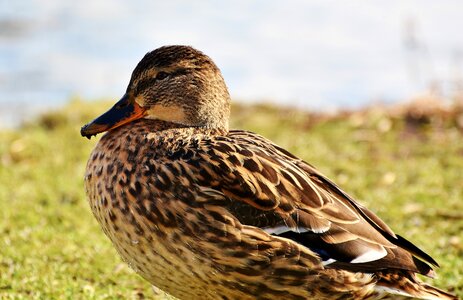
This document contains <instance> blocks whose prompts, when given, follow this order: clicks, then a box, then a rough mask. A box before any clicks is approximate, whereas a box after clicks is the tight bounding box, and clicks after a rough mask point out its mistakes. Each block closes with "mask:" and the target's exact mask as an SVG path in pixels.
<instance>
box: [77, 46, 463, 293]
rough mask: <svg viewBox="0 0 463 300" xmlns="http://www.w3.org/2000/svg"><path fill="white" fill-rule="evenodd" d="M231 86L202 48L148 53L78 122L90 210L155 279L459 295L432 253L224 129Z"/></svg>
mask: <svg viewBox="0 0 463 300" xmlns="http://www.w3.org/2000/svg"><path fill="white" fill-rule="evenodd" d="M229 115H230V96H229V93H228V90H227V87H226V85H225V82H224V80H223V78H222V75H221V72H220V70H219V69H218V67H217V66H216V65H215V64H214V62H213V61H212V60H211V59H210V58H209V57H208V56H206V55H205V54H203V53H202V52H200V51H198V50H195V49H193V48H191V47H188V46H165V47H161V48H158V49H156V50H154V51H152V52H149V53H147V54H146V55H145V56H144V57H143V59H142V60H141V61H140V62H139V63H138V65H137V66H136V68H135V70H134V71H133V74H132V77H131V79H130V82H129V85H128V87H127V90H126V92H125V94H124V96H123V97H122V99H121V100H120V101H119V102H117V103H116V104H115V105H114V106H113V107H112V108H111V109H110V110H109V111H107V112H106V113H104V114H103V115H101V116H100V117H98V118H96V119H95V120H94V121H92V122H90V123H89V124H87V125H85V126H84V127H82V129H81V134H82V136H85V137H89V138H90V137H91V136H93V135H96V134H98V133H102V132H105V131H107V133H106V134H105V135H104V136H103V137H102V138H101V139H100V140H99V142H98V144H97V145H96V147H95V149H94V150H93V152H92V154H91V156H90V159H89V161H88V165H87V169H86V174H85V188H86V192H87V195H88V201H89V203H90V206H91V209H92V212H93V214H94V216H95V218H96V219H97V220H98V222H99V223H100V225H101V227H102V229H103V231H104V233H105V234H106V235H107V236H108V237H109V239H110V240H111V241H112V243H113V244H114V246H115V248H116V249H117V251H118V252H119V254H120V255H121V257H122V258H123V260H124V261H126V262H127V263H128V264H129V266H130V267H132V268H133V269H134V270H135V271H136V272H137V273H138V274H140V275H141V276H142V277H143V278H145V279H146V280H147V281H149V282H150V283H151V284H152V285H154V286H156V287H158V288H160V289H162V290H164V291H165V292H167V293H169V294H171V295H173V296H175V297H177V298H180V299H276V298H281V299H376V298H380V297H383V296H384V295H387V294H398V295H404V296H410V297H417V298H422V299H456V297H455V296H452V295H450V294H448V293H446V292H444V291H441V290H439V289H437V288H434V287H432V286H430V285H427V284H425V283H423V282H421V281H420V280H419V279H418V278H417V276H416V274H423V275H426V276H431V277H432V276H433V275H434V271H433V269H432V266H437V263H436V261H435V260H434V259H433V258H431V257H430V256H429V255H428V254H426V253H425V252H423V251H422V250H420V249H419V248H418V247H416V246H415V245H413V244H412V243H411V242H409V241H407V240H406V239H404V238H402V237H401V236H399V235H397V234H395V233H394V232H393V231H392V230H391V229H390V228H389V227H388V226H387V225H386V224H385V223H384V222H383V221H382V220H381V219H380V218H379V217H377V216H376V215H375V214H374V213H372V212H371V211H370V210H368V209H367V208H365V207H364V206H362V205H361V204H359V203H357V202H356V201H355V200H354V199H353V198H352V197H351V196H349V195H348V194H347V193H345V192H344V191H343V190H341V189H340V188H339V187H338V186H337V185H336V184H335V183H333V182H332V181H331V180H330V179H328V178H327V177H325V176H324V175H323V174H322V173H320V172H319V171H318V170H317V169H315V168H314V167H313V166H312V165H310V164H308V163H307V162H305V161H303V160H302V159H300V158H298V157H296V156H295V155H293V154H291V153H289V152H288V151H286V150H285V149H283V148H281V147H279V146H277V145H276V144H274V143H272V142H271V141H269V140H267V139H265V138H264V137H262V136H260V135H258V134H256V133H252V132H249V131H244V130H229V125H228V120H229Z"/></svg>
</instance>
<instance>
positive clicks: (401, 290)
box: [375, 271, 458, 300]
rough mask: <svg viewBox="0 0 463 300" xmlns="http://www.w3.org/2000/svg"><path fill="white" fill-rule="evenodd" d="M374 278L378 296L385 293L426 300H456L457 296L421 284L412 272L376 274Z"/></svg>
mask: <svg viewBox="0 0 463 300" xmlns="http://www.w3.org/2000/svg"><path fill="white" fill-rule="evenodd" d="M375 276H376V277H377V279H378V281H377V282H376V287H375V290H376V291H377V292H378V293H379V294H382V293H387V294H391V295H400V296H405V297H415V298H418V299H428V300H458V297H457V296H455V295H452V294H450V293H447V292H445V291H443V290H440V289H438V288H435V287H433V286H431V285H428V284H426V283H424V282H422V281H421V280H419V279H418V278H417V277H416V275H415V274H414V273H412V272H407V271H396V272H391V273H376V274H375ZM384 299H388V297H386V298H384ZM389 299H391V298H389ZM392 299H395V298H392Z"/></svg>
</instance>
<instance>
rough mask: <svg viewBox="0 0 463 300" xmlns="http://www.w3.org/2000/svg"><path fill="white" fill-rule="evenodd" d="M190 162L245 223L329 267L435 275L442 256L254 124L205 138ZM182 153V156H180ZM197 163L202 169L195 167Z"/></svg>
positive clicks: (208, 187)
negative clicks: (398, 229) (422, 247)
mask: <svg viewBox="0 0 463 300" xmlns="http://www.w3.org/2000/svg"><path fill="white" fill-rule="evenodd" d="M195 148H196V149H194V153H195V154H194V155H189V156H188V159H187V160H183V163H186V164H188V166H185V168H188V169H190V170H191V171H192V172H195V173H196V174H198V175H197V176H195V180H196V184H197V185H199V186H201V187H202V188H203V189H204V190H208V191H212V193H213V194H214V193H220V195H222V197H211V198H212V199H221V200H220V201H224V200H223V199H225V200H226V201H225V202H223V203H222V204H221V205H223V206H226V207H227V210H228V211H229V212H230V213H231V214H232V215H233V216H234V217H236V218H237V219H238V220H239V221H240V222H241V223H242V224H243V225H249V226H254V227H257V228H260V229H261V230H264V231H266V232H267V233H269V234H272V235H276V236H279V237H283V238H286V239H290V240H292V241H294V242H295V243H297V244H299V245H301V246H304V247H306V248H309V249H310V250H311V251H312V252H315V253H316V254H317V255H318V256H319V257H320V259H321V261H322V263H323V264H324V265H325V267H327V268H340V269H345V270H350V271H355V272H375V271H381V270H387V269H397V270H407V271H412V272H418V273H421V274H424V275H428V276H432V275H433V274H434V273H433V271H432V268H431V267H430V266H429V265H428V264H431V265H434V266H437V263H436V262H435V261H434V260H433V259H432V258H431V257H430V256H429V255H427V254H426V253H424V252H423V251H422V250H420V249H419V248H418V247H416V246H415V245H413V244H412V243H411V242H409V241H407V240H406V239H404V238H402V237H400V236H399V235H396V234H395V233H394V232H393V231H392V230H391V229H390V228H389V227H388V226H387V225H386V224H385V223H384V222H383V221H382V220H381V219H380V218H379V217H377V216H376V215H375V214H374V213H372V212H371V211H369V210H368V209H367V208H365V207H364V206H362V205H361V204H359V203H357V202H356V201H355V200H354V199H352V197H350V196H349V195H348V194H346V193H345V192H344V191H342V190H341V189H340V188H339V187H338V186H337V185H336V184H334V183H333V182H332V181H331V180H329V179H328V178H326V177H325V176H324V175H322V174H321V173H320V172H319V171H318V170H316V169H315V168H314V167H313V166H311V165H310V164H308V163H306V162H304V161H303V160H301V159H299V158H297V157H296V156H294V155H292V154H291V153H289V152H288V151H286V150H284V149H283V148H281V147H279V146H277V145H275V144H273V143H272V142H271V141H269V140H267V139H265V138H263V137H262V136H259V135H257V134H255V133H251V132H248V131H241V130H235V131H230V132H229V133H228V135H226V136H220V135H218V136H214V137H210V138H205V139H201V141H200V142H199V143H197V144H196V145H195ZM180 160H181V159H180ZM194 169H197V170H196V171H193V170H194Z"/></svg>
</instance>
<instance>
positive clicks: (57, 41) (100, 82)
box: [0, 0, 463, 126]
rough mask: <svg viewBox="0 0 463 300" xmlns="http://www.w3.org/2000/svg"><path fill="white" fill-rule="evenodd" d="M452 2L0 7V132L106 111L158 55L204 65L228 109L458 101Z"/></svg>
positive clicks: (459, 9) (458, 39)
mask: <svg viewBox="0 0 463 300" xmlns="http://www.w3.org/2000/svg"><path fill="white" fill-rule="evenodd" d="M462 28H463V2H461V1H458V0H444V1H423V0H415V1H399V0H392V1H382V2H380V1H366V0H365V1H343V0H338V1H327V0H320V1H305V0H299V1H298V0H294V1H277V0H259V1H257V0H235V1H213V0H206V1H179V0H173V1H153V0H134V1H125V0H98V1H95V0H81V1H64V0H0V126H9V125H11V124H14V123H17V122H18V120H20V119H22V118H25V117H28V116H29V115H30V114H31V113H36V112H38V111H41V110H45V109H48V108H49V107H53V106H56V105H60V104H63V103H65V102H66V101H69V99H71V98H73V97H80V98H84V99H90V100H91V99H101V98H114V99H115V100H116V99H118V97H120V96H121V95H122V93H123V92H124V90H125V88H126V85H127V83H128V80H129V77H130V74H131V71H132V69H133V68H134V66H135V65H136V63H137V62H138V61H139V60H140V59H141V57H142V56H143V55H144V54H145V53H146V52H147V51H149V50H152V49H154V48H157V47H159V46H162V45H166V44H187V45H192V46H194V47H196V48H198V49H200V50H202V51H203V52H205V53H206V54H208V55H209V56H211V57H212V58H213V59H214V60H215V61H216V63H217V64H218V65H219V67H220V68H221V69H222V72H223V75H224V77H225V79H226V81H227V83H228V86H229V88H230V92H231V95H232V97H233V98H234V99H235V100H238V101H243V102H248V101H269V102H274V103H277V104H283V105H287V106H298V107H303V108H309V109H317V110H332V109H338V108H353V107H359V106H364V105H368V104H371V103H377V102H385V103H390V102H397V101H404V100H406V99H410V98H412V97H414V96H415V95H418V94H421V93H429V92H432V93H436V94H438V95H439V96H440V97H441V98H443V99H451V98H452V97H453V95H454V94H455V93H459V92H461V90H462V89H463V87H462V86H463V84H462V74H463V63H462V59H463V35H462V34H461V30H462Z"/></svg>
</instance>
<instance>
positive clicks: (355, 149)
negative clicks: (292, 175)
mask: <svg viewBox="0 0 463 300" xmlns="http://www.w3.org/2000/svg"><path fill="white" fill-rule="evenodd" d="M427 101H429V100H427ZM110 105H111V103H110V102H94V103H89V102H82V101H79V100H74V101H72V102H71V103H69V104H68V105H66V106H65V107H64V108H62V109H59V110H56V111H51V112H48V113H46V114H44V115H42V116H40V117H37V118H36V119H34V120H33V121H30V122H27V123H25V124H24V125H22V126H20V127H19V128H16V129H4V130H1V131H0V140H1V141H2V143H1V144H0V160H1V163H2V168H1V169H0V182H1V183H2V185H1V187H0V199H1V201H0V238H1V239H0V242H1V243H2V245H1V248H0V249H1V256H0V298H2V299H3V298H4V299H63V298H69V299H77V298H82V299H114V298H116V299H117V298H119V299H144V298H154V297H160V298H163V297H164V296H163V295H162V294H161V295H157V296H156V293H154V292H153V291H152V290H151V288H150V286H149V285H148V284H147V283H146V282H144V281H143V280H142V279H141V278H139V277H138V276H137V275H136V274H135V273H133V272H132V271H131V270H129V269H128V267H127V266H126V265H125V264H124V263H122V262H121V261H120V259H119V257H118V255H117V254H116V252H115V250H114V249H113V247H112V245H111V243H110V241H109V240H108V239H107V238H106V237H105V236H104V234H103V233H102V231H101V229H100V228H99V226H98V224H97V222H96V221H95V220H94V219H93V216H92V214H91V212H90V209H89V207H88V205H87V202H86V201H85V195H84V189H83V173H84V168H85V164H86V160H87V158H88V155H89V153H90V151H91V149H92V147H93V146H94V145H95V143H96V141H97V140H98V138H96V139H95V138H94V139H92V140H91V141H88V140H87V139H84V138H81V137H80V136H79V128H80V126H81V125H82V124H84V123H85V122H87V121H88V120H90V119H92V118H93V117H95V116H96V115H97V114H98V112H101V111H104V110H105V109H106V108H107V107H109V106H110ZM423 107H425V106H423V103H421V102H420V104H417V103H414V104H408V105H402V106H394V107H389V108H385V107H380V106H374V107H370V108H365V109H362V110H356V111H353V112H349V111H344V112H340V113H337V114H324V113H309V112H304V111H300V110H294V109H290V108H281V107H276V106H271V105H253V106H243V105H235V106H234V107H233V116H234V117H233V118H232V127H234V128H245V129H248V130H252V131H255V132H258V133H260V134H263V135H264V136H266V137H268V138H270V139H272V140H273V141H275V142H276V143H278V144H280V145H282V146H283V147H285V148H287V149H289V150H290V151H291V152H293V153H295V154H297V155H298V156H300V157H302V158H304V159H305V160H307V161H309V162H310V163H312V164H314V165H316V166H317V167H318V168H319V169H320V170H321V171H322V172H324V173H325V174H326V175H327V176H328V177H330V178H332V179H333V180H334V181H335V182H337V183H338V184H339V185H340V186H341V187H343V188H344V189H345V190H346V191H347V192H348V193H350V194H351V195H353V196H354V197H356V198H357V199H359V200H360V201H361V202H362V203H364V204H365V205H367V207H369V208H371V209H372V210H373V211H374V212H376V213H377V214H379V216H381V218H383V219H384V220H385V221H386V222H387V223H388V224H390V225H391V227H392V228H393V230H395V231H396V232H398V233H400V234H401V235H403V236H406V237H407V238H408V239H410V240H411V241H413V242H414V243H416V244H417V245H418V246H419V247H421V248H422V249H424V250H425V251H426V252H428V253H429V254H430V255H432V256H433V257H434V258H436V260H437V261H438V262H439V263H440V264H441V268H440V269H439V270H437V272H438V276H439V277H438V278H437V279H436V280H434V284H436V285H438V286H440V287H442V288H445V289H449V290H451V291H454V292H457V293H459V294H460V295H461V296H463V260H462V257H463V243H462V241H463V201H462V199H463V180H462V177H461V174H462V170H463V143H462V136H463V107H458V106H454V107H452V108H446V109H439V108H438V107H434V108H433V109H432V110H423Z"/></svg>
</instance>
